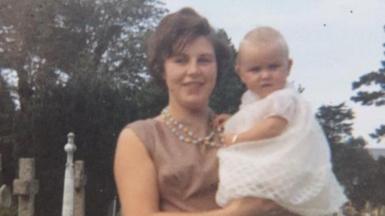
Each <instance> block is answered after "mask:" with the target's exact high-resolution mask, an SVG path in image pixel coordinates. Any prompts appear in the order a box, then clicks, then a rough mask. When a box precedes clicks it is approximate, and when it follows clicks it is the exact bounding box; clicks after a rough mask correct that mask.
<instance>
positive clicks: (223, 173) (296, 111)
mask: <svg viewBox="0 0 385 216" xmlns="http://www.w3.org/2000/svg"><path fill="white" fill-rule="evenodd" d="M291 65H292V60H291V59H290V58H289V49H288V46H287V43H286V41H285V39H284V38H283V36H282V35H281V34H280V33H279V32H278V31H276V30H275V29H273V28H270V27H259V28H256V29H253V30H252V31H250V32H249V33H247V34H246V36H245V37H244V38H243V40H242V42H241V43H240V47H239V54H238V57H237V62H236V70H237V72H238V75H239V76H240V78H241V80H242V82H243V83H244V84H245V85H246V87H247V89H248V90H247V91H246V92H245V93H244V94H243V96H242V99H241V105H240V108H239V110H238V112H237V113H235V114H234V115H233V116H232V117H230V118H229V119H228V120H227V121H226V122H225V125H224V126H225V133H224V143H225V145H226V146H228V147H226V148H222V149H220V150H219V151H218V158H219V179H220V182H219V187H218V192H217V195H216V200H217V203H218V204H219V205H221V206H224V205H226V204H227V203H228V202H229V201H231V200H233V199H236V198H240V197H259V198H266V199H270V200H273V201H274V202H276V203H277V204H279V205H281V206H282V207H283V208H285V209H288V210H289V211H292V212H293V213H296V214H299V215H306V216H319V215H332V214H333V213H337V212H339V211H340V208H341V206H342V205H343V204H344V203H345V202H346V201H347V199H346V197H345V195H344V193H343V189H342V187H341V186H340V184H339V183H338V181H337V179H336V177H335V176H334V174H333V172H332V165H331V158H330V150H329V146H328V143H327V141H326V138H325V136H324V134H323V131H322V129H321V127H320V126H319V124H318V122H317V121H316V119H315V117H314V115H313V113H312V111H311V108H310V105H309V104H308V103H307V102H306V101H305V100H304V99H303V98H302V97H301V96H300V95H299V93H298V92H297V91H296V90H295V89H294V88H293V87H291V86H290V85H289V84H288V83H287V77H288V76H289V73H290V68H291Z"/></svg>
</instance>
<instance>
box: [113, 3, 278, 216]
mask: <svg viewBox="0 0 385 216" xmlns="http://www.w3.org/2000/svg"><path fill="white" fill-rule="evenodd" d="M227 50H228V49H227V47H226V45H225V44H224V43H222V42H221V41H219V40H218V39H217V38H216V36H215V35H214V31H213V29H212V28H211V26H210V25H209V23H208V22H207V20H206V19H205V18H203V17H201V16H200V15H198V14H197V13H196V12H195V11H194V10H192V9H190V8H184V9H182V10H180V11H178V12H176V13H173V14H169V15H167V16H166V17H165V18H163V19H162V21H161V22H160V24H159V26H158V27H157V29H156V31H155V32H154V34H153V35H152V37H151V38H150V41H149V46H148V58H149V68H150V70H151V72H152V75H153V77H154V78H155V79H157V80H158V81H159V82H160V83H163V85H164V86H165V87H166V89H167V91H168V95H169V100H168V106H167V107H166V108H165V109H164V110H163V112H162V113H161V114H160V115H159V116H157V117H155V118H152V119H146V120H141V121H137V122H134V123H132V124H129V125H128V126H127V127H126V128H125V129H123V130H122V132H121V134H120V136H119V139H118V143H117V148H116V154H115V164H114V172H115V180H116V184H117V189H118V193H119V197H120V203H121V206H122V212H123V215H125V216H195V215H200V216H216V215H218V216H227V215H228V216H234V215H238V216H243V215H244V216H249V215H260V214H261V215H267V213H268V212H271V210H272V209H276V206H275V204H273V203H272V202H270V201H266V200H261V199H241V200H236V201H233V202H232V203H231V204H230V205H228V206H226V207H225V208H219V207H218V206H217V204H216V203H215V192H216V189H217V183H218V176H217V158H216V152H217V149H218V148H219V147H220V143H221V142H220V134H219V131H218V130H216V129H215V128H214V127H213V125H212V124H211V122H212V119H213V116H214V114H213V112H212V111H211V110H210V108H209V106H208V102H209V98H210V95H211V93H212V91H213V88H214V86H215V83H216V80H217V75H218V74H217V71H218V70H219V71H220V69H221V67H222V65H223V62H222V61H223V60H225V57H226V53H227Z"/></svg>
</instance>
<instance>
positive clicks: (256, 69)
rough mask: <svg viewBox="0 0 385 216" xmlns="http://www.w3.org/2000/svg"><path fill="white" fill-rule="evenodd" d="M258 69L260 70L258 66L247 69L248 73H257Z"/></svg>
mask: <svg viewBox="0 0 385 216" xmlns="http://www.w3.org/2000/svg"><path fill="white" fill-rule="evenodd" d="M260 71H261V68H259V67H254V68H250V70H249V72H250V73H259V72H260Z"/></svg>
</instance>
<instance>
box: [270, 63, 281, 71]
mask: <svg viewBox="0 0 385 216" xmlns="http://www.w3.org/2000/svg"><path fill="white" fill-rule="evenodd" d="M280 66H281V65H279V64H271V65H269V70H276V69H278V68H279V67H280Z"/></svg>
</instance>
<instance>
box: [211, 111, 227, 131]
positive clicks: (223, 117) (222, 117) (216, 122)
mask: <svg viewBox="0 0 385 216" xmlns="http://www.w3.org/2000/svg"><path fill="white" fill-rule="evenodd" d="M230 116H231V115H230V114H226V113H221V114H218V115H217V116H215V118H214V119H213V126H214V127H216V128H217V127H223V125H224V124H225V122H226V121H227V119H228V118H230Z"/></svg>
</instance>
